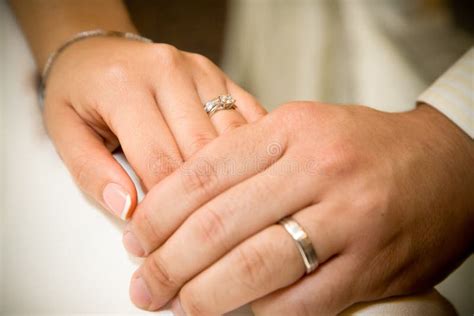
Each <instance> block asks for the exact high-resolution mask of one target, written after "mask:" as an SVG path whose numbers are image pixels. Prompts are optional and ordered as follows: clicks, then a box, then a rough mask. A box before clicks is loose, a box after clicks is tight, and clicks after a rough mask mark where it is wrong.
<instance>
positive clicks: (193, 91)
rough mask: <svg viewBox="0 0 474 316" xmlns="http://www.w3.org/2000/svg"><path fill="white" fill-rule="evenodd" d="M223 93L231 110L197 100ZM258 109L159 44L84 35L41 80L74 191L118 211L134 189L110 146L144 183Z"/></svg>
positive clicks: (206, 68)
mask: <svg viewBox="0 0 474 316" xmlns="http://www.w3.org/2000/svg"><path fill="white" fill-rule="evenodd" d="M223 94H231V95H232V96H233V97H234V98H235V99H236V100H237V105H238V111H235V110H232V111H220V112H218V113H216V114H215V115H214V116H213V117H212V118H211V119H209V117H208V115H207V114H206V113H205V111H204V110H203V103H205V102H206V101H208V100H210V99H213V98H215V97H216V96H218V95H223ZM264 113H265V111H264V110H263V109H262V107H261V106H260V105H259V104H258V103H257V102H256V100H255V99H254V98H253V97H252V96H250V95H249V94H248V93H247V92H245V91H244V90H242V89H241V88H240V87H238V86H237V85H236V84H235V83H233V82H232V81H231V80H229V78H227V77H226V76H225V75H224V74H223V73H222V71H221V70H220V69H219V68H218V67H217V66H215V65H214V64H213V63H212V62H211V61H209V60H208V59H207V58H205V57H203V56H201V55H197V54H192V53H187V52H183V51H180V50H178V49H176V48H174V47H172V46H170V45H166V44H150V43H142V42H138V41H132V40H126V39H121V38H109V37H96V38H89V39H85V40H82V41H79V42H77V43H74V44H72V45H70V46H69V47H67V48H66V49H65V50H64V51H63V52H62V53H61V54H60V55H59V56H58V58H57V59H56V61H55V63H54V64H53V66H52V68H51V72H50V75H49V77H48V79H47V83H46V91H45V109H44V120H45V123H46V127H47V130H48V132H49V134H50V136H51V138H52V140H53V142H54V144H55V146H56V148H57V151H58V152H59V154H60V156H61V157H62V159H63V160H64V162H65V163H66V165H67V167H68V168H69V170H70V172H71V173H72V175H73V177H74V179H75V180H76V182H77V183H78V184H79V186H80V187H81V189H82V190H83V191H84V192H86V193H87V194H89V195H90V196H91V197H93V198H94V199H95V200H96V201H98V202H99V203H100V204H102V205H103V206H104V207H106V208H107V209H109V210H110V211H112V212H113V213H114V214H116V215H117V216H121V217H122V218H124V219H125V218H127V217H129V216H130V213H131V211H132V210H133V209H134V207H135V205H136V191H135V188H134V185H133V183H132V181H131V180H130V178H129V177H128V175H127V173H126V172H125V171H124V170H123V169H122V168H121V166H120V165H119V164H118V163H117V162H116V161H115V160H114V158H113V157H112V155H111V152H112V151H114V150H115V149H116V148H117V147H118V146H121V147H122V149H123V151H124V153H125V156H126V157H127V159H128V161H129V163H130V164H131V166H132V168H133V169H134V171H135V172H136V173H137V174H138V176H139V177H140V179H141V180H142V182H143V184H144V186H145V189H148V188H150V187H151V186H152V185H154V184H156V183H157V182H158V181H160V180H161V179H162V178H163V177H164V176H166V175H167V174H169V173H171V172H172V171H173V170H174V169H176V168H177V167H178V166H179V165H181V163H182V162H183V161H185V160H187V159H188V158H190V157H191V156H192V155H193V154H194V153H195V152H196V151H198V150H199V149H200V148H202V147H203V146H204V145H205V144H207V143H208V142H209V141H211V140H212V139H214V138H215V137H216V136H217V135H219V134H222V133H225V132H226V131H228V130H230V129H232V128H235V127H237V126H240V125H242V124H244V123H246V122H251V121H254V120H255V119H257V118H259V117H261V116H262V115H263V114H264Z"/></svg>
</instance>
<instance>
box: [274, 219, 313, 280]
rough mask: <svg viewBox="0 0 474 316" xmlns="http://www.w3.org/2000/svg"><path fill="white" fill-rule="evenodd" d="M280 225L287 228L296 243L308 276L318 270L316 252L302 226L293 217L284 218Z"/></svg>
mask: <svg viewBox="0 0 474 316" xmlns="http://www.w3.org/2000/svg"><path fill="white" fill-rule="evenodd" d="M278 223H279V224H280V225H282V226H283V227H284V228H285V230H286V231H287V232H288V234H290V236H291V238H293V240H294V241H295V244H296V247H297V248H298V251H299V253H300V254H301V257H302V258H303V262H304V265H305V267H306V274H310V273H311V272H313V271H314V270H316V268H317V267H318V265H319V262H318V257H317V255H316V251H315V250H314V247H313V243H312V242H311V240H310V239H309V236H308V234H307V233H306V232H305V231H304V229H303V227H301V225H300V224H298V222H296V221H295V220H294V219H293V218H291V217H286V218H283V219H282V220H280V221H279V222H278Z"/></svg>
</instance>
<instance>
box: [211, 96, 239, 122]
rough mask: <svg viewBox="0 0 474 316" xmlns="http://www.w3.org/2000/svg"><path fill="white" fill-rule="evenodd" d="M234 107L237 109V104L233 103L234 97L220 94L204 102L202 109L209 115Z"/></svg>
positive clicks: (233, 108)
mask: <svg viewBox="0 0 474 316" xmlns="http://www.w3.org/2000/svg"><path fill="white" fill-rule="evenodd" d="M235 109H237V105H235V99H234V98H233V97H232V96H231V95H230V94H223V95H220V96H218V97H217V98H214V99H212V100H210V101H207V102H206V103H205V104H204V110H205V111H206V113H207V114H208V115H209V117H211V116H212V115H214V114H215V113H216V112H218V111H221V110H235Z"/></svg>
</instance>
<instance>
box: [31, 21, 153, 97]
mask: <svg viewBox="0 0 474 316" xmlns="http://www.w3.org/2000/svg"><path fill="white" fill-rule="evenodd" d="M101 36H106V37H120V38H126V39H130V40H135V41H141V42H145V43H153V41H152V40H151V39H148V38H146V37H143V36H140V35H138V34H134V33H128V32H118V31H106V30H101V29H97V30H90V31H84V32H80V33H77V34H76V35H74V36H73V37H71V38H70V39H68V40H67V41H66V42H64V43H63V44H62V45H61V46H60V47H59V48H58V49H57V50H55V51H54V52H52V53H51V54H50V55H49V56H48V59H47V60H46V63H45V65H44V68H43V72H42V73H41V81H40V104H41V105H42V104H43V97H44V89H45V87H46V80H47V79H48V76H49V73H50V71H51V68H52V66H53V64H54V62H55V60H56V59H57V57H58V56H59V55H60V54H61V53H62V52H63V51H64V50H65V49H66V48H67V47H69V46H70V45H71V44H74V43H76V42H79V41H81V40H83V39H86V38H90V37H101Z"/></svg>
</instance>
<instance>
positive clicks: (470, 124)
mask: <svg viewBox="0 0 474 316" xmlns="http://www.w3.org/2000/svg"><path fill="white" fill-rule="evenodd" d="M417 101H418V102H423V103H427V104H429V105H431V106H433V107H434V108H436V109H437V110H438V111H440V112H441V113H443V114H444V115H446V116H447V117H448V118H449V119H450V120H451V121H453V122H454V123H455V124H456V125H458V126H459V127H460V128H461V129H462V130H463V131H465V132H466V133H467V134H468V135H469V136H471V138H474V47H473V48H471V49H469V51H468V52H467V53H466V54H464V55H463V56H462V57H461V59H459V60H458V61H457V62H456V63H455V64H454V65H453V66H452V67H451V68H449V69H448V70H447V71H446V72H445V73H444V74H443V75H442V76H441V77H439V78H438V80H436V81H435V82H434V83H433V84H432V85H431V86H430V87H429V88H428V89H427V90H426V91H425V92H423V93H422V94H421V95H420V96H419V97H418V99H417Z"/></svg>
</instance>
